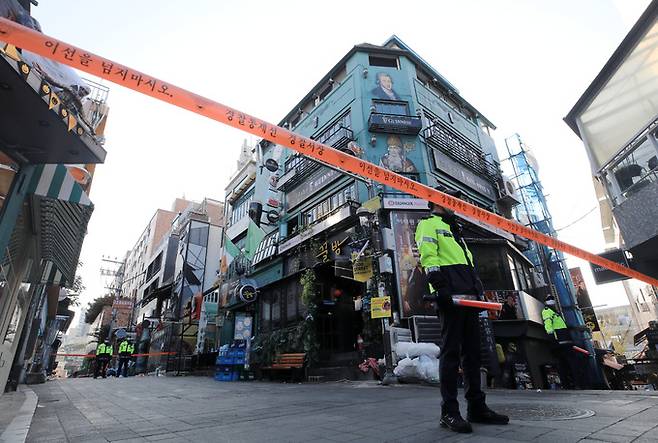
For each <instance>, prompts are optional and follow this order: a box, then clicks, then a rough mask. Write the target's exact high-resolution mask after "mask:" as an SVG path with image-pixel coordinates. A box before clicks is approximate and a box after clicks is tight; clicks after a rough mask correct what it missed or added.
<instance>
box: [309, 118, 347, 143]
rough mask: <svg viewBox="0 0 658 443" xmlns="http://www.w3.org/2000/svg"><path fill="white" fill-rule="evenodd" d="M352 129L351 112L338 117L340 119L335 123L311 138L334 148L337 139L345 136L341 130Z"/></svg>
mask: <svg viewBox="0 0 658 443" xmlns="http://www.w3.org/2000/svg"><path fill="white" fill-rule="evenodd" d="M351 128H352V114H351V112H350V111H347V112H346V113H345V114H343V115H341V116H340V117H338V119H337V120H336V121H334V122H333V123H332V124H331V125H329V126H328V127H326V128H325V129H324V130H323V131H322V132H320V133H319V134H318V135H315V136H313V137H311V138H312V139H313V140H317V141H318V142H320V143H322V144H325V145H329V146H332V145H333V144H334V143H335V142H336V141H337V139H338V138H340V137H341V136H342V135H343V134H341V129H351Z"/></svg>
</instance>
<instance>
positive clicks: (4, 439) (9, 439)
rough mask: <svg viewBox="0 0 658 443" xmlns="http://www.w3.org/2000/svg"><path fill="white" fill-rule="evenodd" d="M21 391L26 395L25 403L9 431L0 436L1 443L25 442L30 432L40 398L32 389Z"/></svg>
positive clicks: (26, 388) (24, 387)
mask: <svg viewBox="0 0 658 443" xmlns="http://www.w3.org/2000/svg"><path fill="white" fill-rule="evenodd" d="M19 390H20V391H21V392H23V393H24V394H25V401H24V402H23V405H22V406H21V408H20V409H19V410H18V414H17V415H16V417H14V419H13V420H12V421H11V423H9V426H7V429H5V431H4V432H3V433H2V434H0V442H1V443H15V442H25V439H26V438H27V433H28V432H29V430H30V424H31V423H32V417H34V412H35V411H36V409H37V403H38V401H39V398H38V397H37V394H36V393H35V392H34V391H33V390H32V389H30V388H28V387H26V386H21V387H20V389H19Z"/></svg>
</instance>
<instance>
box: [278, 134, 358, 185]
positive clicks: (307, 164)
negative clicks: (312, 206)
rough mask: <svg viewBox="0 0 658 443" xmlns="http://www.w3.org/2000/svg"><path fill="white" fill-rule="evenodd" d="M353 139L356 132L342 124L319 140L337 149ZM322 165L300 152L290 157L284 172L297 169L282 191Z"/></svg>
mask: <svg viewBox="0 0 658 443" xmlns="http://www.w3.org/2000/svg"><path fill="white" fill-rule="evenodd" d="M353 140H354V133H353V132H352V130H351V129H349V128H346V127H344V126H340V127H339V128H338V129H336V130H335V131H333V132H332V133H330V134H329V135H328V136H327V137H324V136H323V137H320V138H319V139H318V141H319V142H321V143H323V144H325V145H329V146H331V147H332V148H336V149H343V148H345V147H346V146H347V145H348V144H349V142H351V141H353ZM320 166H322V164H321V163H319V162H317V161H315V160H311V159H309V158H307V157H304V156H302V155H300V154H296V155H294V156H293V157H291V158H290V159H288V161H286V164H285V169H284V174H286V175H287V174H288V173H293V172H292V171H293V170H294V171H295V172H294V173H293V174H294V176H293V177H292V178H290V179H289V180H287V181H286V182H285V183H284V184H283V185H281V186H280V188H279V189H280V190H281V191H287V190H289V189H290V188H292V187H294V186H295V185H297V184H299V183H300V182H302V181H303V180H304V179H305V178H306V177H308V176H309V175H311V174H312V173H313V172H314V171H316V170H317V169H318V168H319V167H320Z"/></svg>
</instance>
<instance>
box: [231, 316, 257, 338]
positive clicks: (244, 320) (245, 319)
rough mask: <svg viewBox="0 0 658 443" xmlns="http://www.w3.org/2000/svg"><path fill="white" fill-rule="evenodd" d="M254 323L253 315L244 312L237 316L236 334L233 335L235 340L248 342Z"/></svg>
mask: <svg viewBox="0 0 658 443" xmlns="http://www.w3.org/2000/svg"><path fill="white" fill-rule="evenodd" d="M252 326H253V321H252V318H251V315H249V314H245V313H243V312H238V313H236V314H235V332H234V333H233V340H247V339H248V338H250V337H251V329H252Z"/></svg>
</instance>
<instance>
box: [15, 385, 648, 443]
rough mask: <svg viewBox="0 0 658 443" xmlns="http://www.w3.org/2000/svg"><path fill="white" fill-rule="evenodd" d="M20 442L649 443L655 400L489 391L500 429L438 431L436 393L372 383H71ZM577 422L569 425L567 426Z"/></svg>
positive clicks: (42, 402) (46, 404) (42, 394)
mask: <svg viewBox="0 0 658 443" xmlns="http://www.w3.org/2000/svg"><path fill="white" fill-rule="evenodd" d="M33 389H34V390H35V391H36V393H37V394H38V396H39V407H38V408H37V411H36V413H35V416H34V419H33V421H32V426H31V428H30V432H29V434H28V438H27V441H28V442H42V441H62V442H83V441H84V442H106V441H123V442H145V441H166V442H187V441H195V442H218V441H254V442H255V441H259V442H260V441H320V442H327V441H352V440H354V441H357V440H358V441H366V442H371V441H372V442H376V441H402V442H423V441H439V440H440V441H448V442H452V441H462V440H472V441H474V442H501V443H502V442H509V441H539V442H550V443H557V442H575V441H584V442H601V441H607V442H629V441H635V442H638V443H641V442H655V441H657V436H658V396H657V395H656V393H654V392H637V391H635V392H627V391H624V392H620V391H613V392H608V391H576V392H574V391H571V392H566V391H565V392H552V391H544V392H541V393H537V392H535V391H491V392H490V393H489V403H490V405H491V406H492V407H493V408H495V409H497V410H499V411H503V412H508V413H510V414H511V415H512V421H511V423H510V424H509V425H508V426H484V425H476V426H474V428H475V432H474V433H473V434H470V435H458V434H454V433H451V432H449V431H446V430H444V429H441V428H439V426H438V414H439V404H440V398H439V397H440V395H439V390H438V389H436V388H432V387H423V386H415V385H399V386H394V387H381V386H378V385H376V384H375V383H373V382H345V383H322V384H310V383H306V384H284V383H262V382H242V383H240V382H233V383H221V382H215V381H214V380H212V379H210V378H202V377H180V378H175V377H132V378H129V379H115V378H111V379H106V380H93V379H70V380H64V381H51V382H48V383H46V384H44V385H38V386H33ZM574 417H575V418H574Z"/></svg>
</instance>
